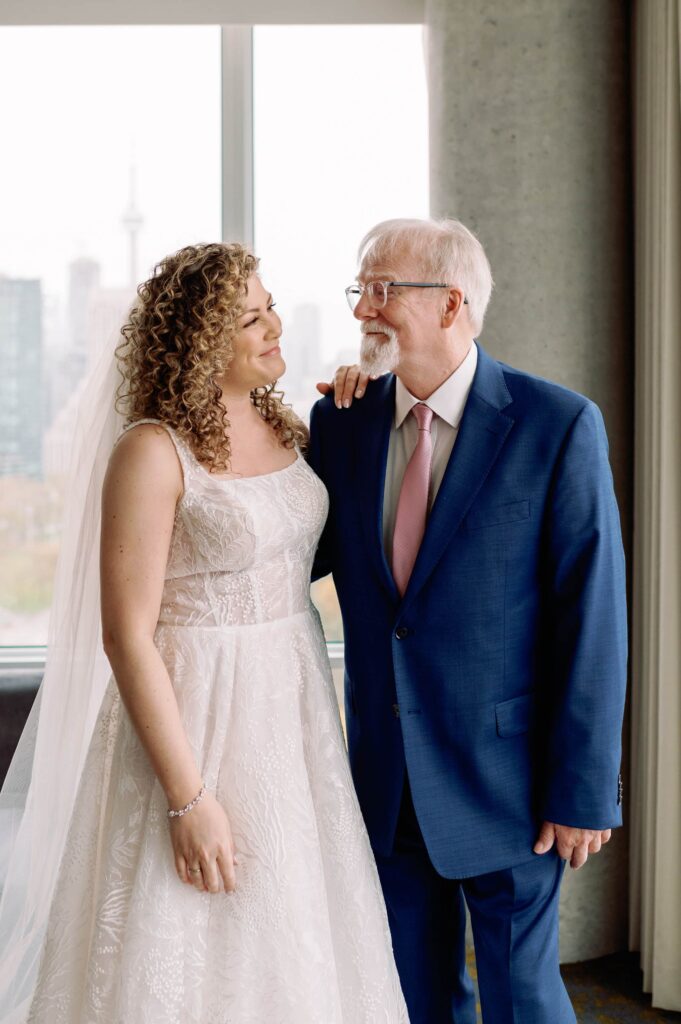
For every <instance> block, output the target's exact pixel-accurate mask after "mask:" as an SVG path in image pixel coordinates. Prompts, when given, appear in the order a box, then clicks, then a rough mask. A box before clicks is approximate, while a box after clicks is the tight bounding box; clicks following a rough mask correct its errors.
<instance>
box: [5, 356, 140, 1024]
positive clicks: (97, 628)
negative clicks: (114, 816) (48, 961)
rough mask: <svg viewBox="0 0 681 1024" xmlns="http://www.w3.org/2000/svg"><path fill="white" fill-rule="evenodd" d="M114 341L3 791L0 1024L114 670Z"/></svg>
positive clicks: (98, 379) (97, 384) (92, 385)
mask: <svg viewBox="0 0 681 1024" xmlns="http://www.w3.org/2000/svg"><path fill="white" fill-rule="evenodd" d="M117 341H118V338H115V339H113V341H112V342H111V343H110V344H107V346H106V348H105V349H104V350H103V351H102V353H101V354H100V356H99V358H98V360H97V361H96V363H95V365H94V367H93V369H92V371H91V373H90V374H89V376H88V378H87V380H86V383H85V386H84V390H83V394H82V398H81V402H80V406H79V411H78V417H77V424H76V430H75V436H74V441H73V447H72V453H71V460H70V469H69V477H68V487H67V492H66V503H65V512H64V525H63V532H62V538H61V547H60V554H59V559H58V563H57V571H56V578H55V587H54V596H53V602H52V608H51V613H50V622H49V632H48V647H47V662H46V666H45V674H44V676H43V681H42V684H41V686H40V689H39V691H38V695H37V697H36V700H35V702H34V705H33V708H32V710H31V713H30V715H29V718H28V721H27V724H26V727H25V728H24V731H23V733H22V736H21V739H20V741H19V744H18V747H17V750H16V752H15V755H14V758H13V760H12V763H11V765H10V769H9V772H8V774H7V778H6V780H5V783H4V785H3V787H2V793H1V794H0V885H1V886H2V895H1V896H0V1024H23V1021H24V1020H25V1017H26V1015H27V1014H28V1011H29V1008H30V1002H31V997H32V993H33V989H34V986H35V981H36V976H37V970H38V965H39V957H40V952H41V945H42V940H43V937H44V934H45V929H46V926H47V919H48V913H49V908H50V903H51V900H52V894H53V892H54V887H55V884H56V880H57V873H58V869H59V863H60V860H61V855H62V852H63V849H64V844H65V841H66V836H67V832H68V826H69V821H70V818H71V812H72V809H73V804H74V800H75V797H76V793H77V789H78V783H79V780H80V776H81V773H82V770H83V763H84V760H85V756H86V753H87V750H88V746H89V742H90V738H91V735H92V731H93V728H94V723H95V720H96V717H97V713H98V711H99V708H100V705H101V702H102V699H103V696H104V691H105V689H106V685H107V681H108V679H109V677H110V673H111V669H110V667H109V663H108V661H107V659H106V656H105V655H104V651H103V648H102V629H101V620H100V605H99V579H100V575H99V538H100V524H101V490H102V483H103V480H104V475H105V473H106V468H107V464H108V460H109V455H110V453H111V450H112V448H113V445H114V442H115V441H116V438H117V437H118V434H119V433H120V431H121V429H122V427H123V424H124V420H123V417H122V416H121V415H120V414H119V413H118V412H116V410H115V395H116V390H117V387H118V385H119V383H120V381H121V376H120V371H119V369H118V364H117V361H116V358H115V345H116V343H117Z"/></svg>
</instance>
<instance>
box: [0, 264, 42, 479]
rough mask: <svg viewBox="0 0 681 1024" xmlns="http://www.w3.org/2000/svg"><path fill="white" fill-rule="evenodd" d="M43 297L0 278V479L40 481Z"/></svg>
mask: <svg viewBox="0 0 681 1024" xmlns="http://www.w3.org/2000/svg"><path fill="white" fill-rule="evenodd" d="M42 344H43V337H42V293H41V283H40V281H37V280H22V279H18V278H11V277H0V476H28V477H34V478H40V477H42V430H43V404H44V403H43V387H42Z"/></svg>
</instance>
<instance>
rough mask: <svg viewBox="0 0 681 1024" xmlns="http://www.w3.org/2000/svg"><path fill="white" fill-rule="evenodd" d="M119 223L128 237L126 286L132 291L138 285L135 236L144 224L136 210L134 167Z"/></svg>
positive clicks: (131, 169)
mask: <svg viewBox="0 0 681 1024" xmlns="http://www.w3.org/2000/svg"><path fill="white" fill-rule="evenodd" d="M121 222H122V224H123V227H124V228H125V230H126V232H127V235H128V285H129V287H130V288H132V289H133V290H134V289H135V288H137V285H138V278H137V272H138V271H137V236H138V234H139V233H140V230H141V228H142V225H143V224H144V217H143V216H142V214H141V213H140V211H139V209H138V208H137V168H136V167H135V166H134V165H133V166H132V167H131V168H130V192H129V195H128V205H127V207H126V210H125V212H124V214H123V217H122V218H121Z"/></svg>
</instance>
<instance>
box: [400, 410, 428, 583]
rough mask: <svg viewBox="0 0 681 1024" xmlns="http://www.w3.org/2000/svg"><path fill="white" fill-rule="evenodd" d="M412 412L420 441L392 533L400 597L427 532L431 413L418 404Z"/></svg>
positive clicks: (410, 465) (402, 488)
mask: <svg viewBox="0 0 681 1024" xmlns="http://www.w3.org/2000/svg"><path fill="white" fill-rule="evenodd" d="M411 411H412V412H413V414H414V416H415V417H416V420H417V422H418V425H419V438H418V441H417V442H416V448H415V449H414V452H413V454H412V457H411V458H410V460H409V463H408V465H407V468H406V470H405V471H404V479H403V480H402V487H401V488H400V496H399V499H398V501H397V514H396V516H395V532H394V533H393V577H394V579H395V583H396V584H397V589H398V590H399V592H400V594H401V595H403V594H404V592H405V590H406V589H407V584H408V583H409V577H410V576H411V571H412V569H413V568H414V562H415V561H416V556H417V555H418V553H419V548H420V547H421V541H422V540H423V534H424V533H425V532H426V518H427V516H428V486H429V484H430V463H431V457H432V454H433V441H432V438H431V436H430V425H431V422H432V419H433V410H432V409H429V408H428V406H427V405H424V404H423V403H422V402H419V403H418V405H415V406H413V407H412V410H411Z"/></svg>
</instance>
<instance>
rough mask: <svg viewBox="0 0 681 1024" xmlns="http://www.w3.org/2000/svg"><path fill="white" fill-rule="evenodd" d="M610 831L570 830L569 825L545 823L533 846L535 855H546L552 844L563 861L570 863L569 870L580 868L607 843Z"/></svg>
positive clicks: (607, 829)
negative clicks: (591, 854)
mask: <svg viewBox="0 0 681 1024" xmlns="http://www.w3.org/2000/svg"><path fill="white" fill-rule="evenodd" d="M611 835H612V829H609V828H606V829H604V830H603V831H599V830H598V829H590V828H572V826H570V825H556V824H555V823H554V822H553V821H545V822H544V824H543V825H542V827H541V830H540V832H539V838H538V839H537V842H536V843H535V844H534V852H535V853H539V854H541V853H548V852H549V850H550V849H551V847H552V846H553V844H554V842H555V844H556V850H557V851H558V853H559V855H560V856H561V857H562V858H563V860H569V861H570V867H571V868H581V867H582V865H583V864H586V861H587V858H588V856H589V854H590V853H598V852H599V850H600V848H601V846H602V845H603V844H604V843H607V842H608V841H609V839H610V836H611Z"/></svg>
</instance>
